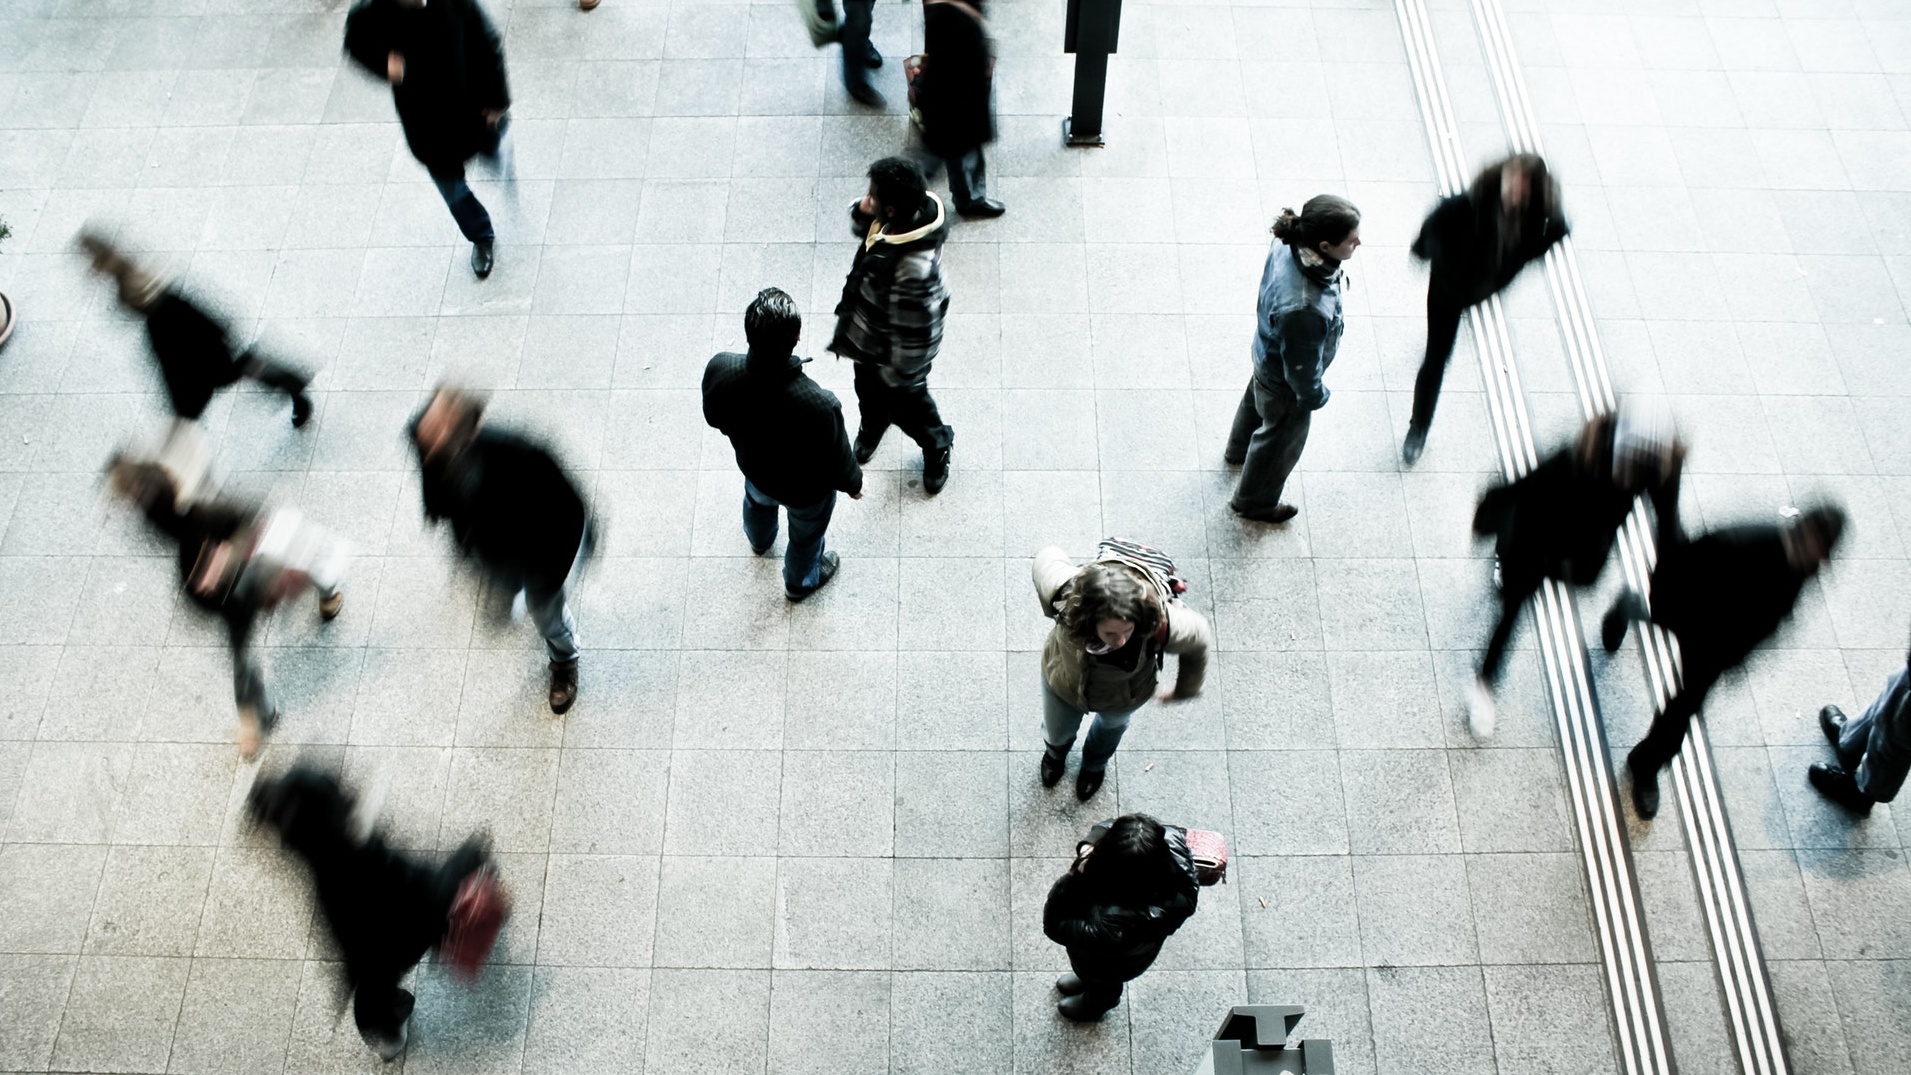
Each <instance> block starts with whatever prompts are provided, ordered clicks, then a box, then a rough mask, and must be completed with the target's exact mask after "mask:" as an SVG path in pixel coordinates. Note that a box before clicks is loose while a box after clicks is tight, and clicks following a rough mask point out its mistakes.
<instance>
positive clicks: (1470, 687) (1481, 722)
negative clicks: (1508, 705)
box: [1466, 679, 1499, 739]
mask: <svg viewBox="0 0 1911 1075" xmlns="http://www.w3.org/2000/svg"><path fill="white" fill-rule="evenodd" d="M1498 716H1499V712H1498V710H1497V709H1496V708H1495V707H1494V705H1493V688H1492V687H1489V686H1487V684H1486V681H1485V680H1483V679H1475V680H1474V681H1473V682H1471V683H1469V684H1467V688H1466V723H1467V727H1469V728H1471V729H1472V730H1473V737H1474V738H1475V739H1491V738H1493V722H1494V720H1495V719H1496V718H1497V717H1498Z"/></svg>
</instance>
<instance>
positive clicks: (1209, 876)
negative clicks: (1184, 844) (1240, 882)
mask: <svg viewBox="0 0 1911 1075" xmlns="http://www.w3.org/2000/svg"><path fill="white" fill-rule="evenodd" d="M1181 833H1182V836H1183V837H1184V838H1186V840H1187V841H1188V857H1189V858H1192V859H1193V860H1194V879H1195V880H1196V881H1199V882H1200V883H1202V884H1204V885H1225V884H1227V883H1228V840H1227V837H1225V836H1223V835H1221V834H1220V833H1218V832H1211V831H1209V830H1207V829H1183V830H1181Z"/></svg>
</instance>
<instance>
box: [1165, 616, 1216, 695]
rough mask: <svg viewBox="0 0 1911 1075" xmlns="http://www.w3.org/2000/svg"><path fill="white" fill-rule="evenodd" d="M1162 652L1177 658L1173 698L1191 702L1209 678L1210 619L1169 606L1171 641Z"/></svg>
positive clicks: (1212, 637)
mask: <svg viewBox="0 0 1911 1075" xmlns="http://www.w3.org/2000/svg"><path fill="white" fill-rule="evenodd" d="M1162 648H1164V649H1166V650H1167V651H1168V652H1169V653H1172V654H1174V655H1175V658H1176V663H1175V679H1174V696H1175V697H1176V698H1192V697H1194V696H1195V695H1197V694H1200V693H1201V684H1202V683H1203V682H1204V681H1205V680H1206V679H1207V675H1208V651H1209V650H1211V649H1213V648H1214V629H1213V628H1212V627H1209V626H1208V618H1207V617H1206V616H1203V615H1201V614H1200V613H1199V612H1196V611H1195V610H1194V609H1192V608H1189V607H1188V606H1187V605H1185V604H1182V603H1181V602H1180V601H1174V602H1171V603H1170V604H1169V605H1168V641H1167V644H1166V645H1165V646H1163V647H1162Z"/></svg>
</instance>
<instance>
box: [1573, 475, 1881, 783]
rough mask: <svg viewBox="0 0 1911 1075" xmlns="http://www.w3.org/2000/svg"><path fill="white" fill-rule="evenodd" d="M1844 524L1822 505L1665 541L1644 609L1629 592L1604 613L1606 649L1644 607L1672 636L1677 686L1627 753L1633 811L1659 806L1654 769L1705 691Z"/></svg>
mask: <svg viewBox="0 0 1911 1075" xmlns="http://www.w3.org/2000/svg"><path fill="white" fill-rule="evenodd" d="M1844 529H1845V513H1844V512H1843V511H1841V510H1840V509H1838V508H1835V507H1822V508H1813V509H1812V510H1810V511H1807V512H1804V513H1803V514H1799V513H1798V512H1796V511H1792V512H1790V513H1788V514H1787V515H1786V517H1785V518H1784V519H1783V521H1782V522H1781V523H1780V524H1779V525H1777V526H1771V525H1754V526H1735V527H1730V528H1727V529H1724V530H1718V531H1714V532H1712V533H1709V534H1706V535H1704V536H1702V537H1700V538H1698V539H1696V540H1693V541H1689V542H1680V541H1675V542H1672V543H1670V544H1669V545H1662V546H1660V548H1659V563H1658V566H1657V567H1656V568H1654V570H1653V572H1652V606H1651V610H1650V612H1649V613H1647V610H1646V609H1645V608H1644V607H1643V606H1642V604H1641V603H1640V601H1639V598H1638V597H1637V595H1633V594H1628V595H1626V596H1625V597H1622V598H1621V599H1620V600H1619V602H1618V603H1617V604H1615V605H1614V606H1613V608H1612V611H1610V612H1608V613H1607V614H1606V620H1605V623H1604V624H1603V629H1602V631H1601V635H1602V638H1601V641H1602V642H1603V643H1604V644H1605V647H1606V651H1607V652H1608V653H1610V652H1612V651H1614V650H1617V649H1618V648H1619V643H1620V641H1621V640H1623V639H1624V638H1625V634H1626V624H1627V622H1628V620H1631V619H1641V618H1645V617H1646V615H1649V616H1650V619H1651V621H1652V622H1653V623H1656V624H1658V625H1659V626H1660V627H1663V628H1665V629H1666V630H1668V631H1670V632H1672V634H1673V635H1675V636H1677V638H1678V640H1679V665H1680V668H1679V679H1680V684H1679V691H1678V693H1677V694H1674V695H1673V696H1672V699H1671V700H1670V701H1669V702H1667V703H1666V707H1665V709H1663V710H1661V711H1660V712H1659V714H1658V716H1656V717H1654V718H1653V721H1652V728H1651V729H1650V730H1649V731H1647V732H1646V737H1645V738H1644V739H1641V740H1640V741H1639V745H1638V746H1635V747H1633V748H1632V753H1630V754H1629V755H1627V756H1626V767H1627V768H1628V769H1629V770H1631V772H1632V803H1633V806H1635V807H1636V808H1637V809H1638V811H1639V816H1640V817H1643V818H1650V817H1652V816H1654V815H1656V814H1657V813H1658V812H1659V770H1660V769H1661V768H1663V767H1664V766H1665V765H1666V763H1668V762H1670V761H1671V760H1672V759H1673V757H1674V756H1676V755H1677V754H1678V753H1679V749H1680V747H1681V746H1682V745H1683V744H1684V743H1685V732H1686V725H1687V723H1689V722H1690V721H1691V719H1692V717H1693V716H1694V715H1696V714H1697V713H1698V711H1699V707H1700V706H1702V705H1704V704H1705V696H1706V693H1707V692H1708V691H1710V690H1711V689H1712V685H1713V684H1714V683H1717V682H1718V680H1719V677H1720V676H1722V675H1724V674H1725V673H1726V671H1727V670H1729V669H1731V668H1734V667H1736V666H1737V665H1739V664H1740V663H1742V662H1743V661H1744V660H1745V658H1746V657H1748V656H1750V655H1751V653H1752V651H1753V650H1754V649H1756V648H1758V646H1759V645H1760V644H1761V643H1763V642H1764V641H1765V640H1766V639H1768V638H1770V637H1771V636H1772V635H1773V634H1775V633H1777V631H1778V628H1779V627H1780V626H1781V625H1782V624H1783V623H1784V622H1785V620H1786V618H1787V617H1789V616H1790V615H1791V614H1792V608H1793V606H1795V605H1796V604H1797V603H1798V595H1799V593H1800V592H1801V591H1802V590H1804V588H1805V584H1806V583H1807V582H1809V581H1811V579H1812V576H1814V575H1816V574H1817V573H1818V569H1819V568H1820V567H1822V566H1824V564H1825V562H1826V561H1828V560H1830V559H1831V553H1832V550H1833V549H1834V548H1835V547H1836V546H1837V544H1838V538H1839V537H1840V536H1841V535H1842V534H1843V533H1844ZM1642 614H1644V615H1642Z"/></svg>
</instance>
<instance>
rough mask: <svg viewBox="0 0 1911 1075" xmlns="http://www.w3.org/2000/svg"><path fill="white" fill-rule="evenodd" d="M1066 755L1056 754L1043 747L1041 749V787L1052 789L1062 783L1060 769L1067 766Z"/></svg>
mask: <svg viewBox="0 0 1911 1075" xmlns="http://www.w3.org/2000/svg"><path fill="white" fill-rule="evenodd" d="M1067 762H1068V755H1066V754H1057V753H1055V752H1054V751H1052V750H1049V749H1047V748H1046V747H1044V748H1043V749H1042V786H1043V787H1045V788H1052V787H1054V786H1055V785H1057V784H1059V783H1061V782H1062V767H1063V766H1064V765H1065V764H1067Z"/></svg>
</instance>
